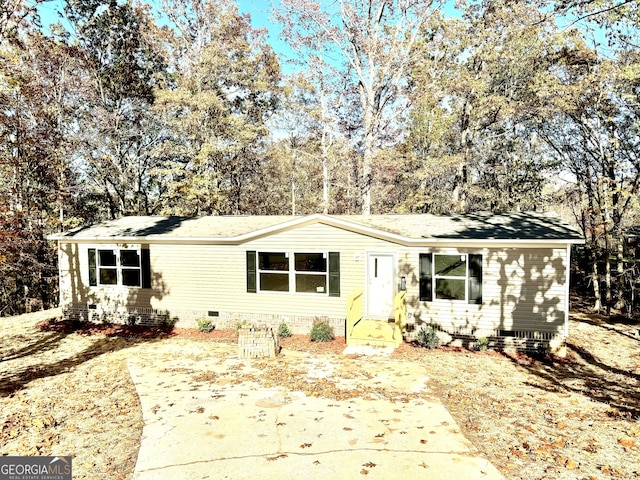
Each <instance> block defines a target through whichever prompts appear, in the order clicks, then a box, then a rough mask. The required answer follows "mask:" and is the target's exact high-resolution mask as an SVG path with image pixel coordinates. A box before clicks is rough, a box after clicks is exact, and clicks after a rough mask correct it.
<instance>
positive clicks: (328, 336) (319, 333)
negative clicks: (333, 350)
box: [310, 320, 335, 342]
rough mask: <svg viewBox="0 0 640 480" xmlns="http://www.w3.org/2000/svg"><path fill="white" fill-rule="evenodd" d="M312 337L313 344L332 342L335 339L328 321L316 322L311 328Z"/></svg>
mask: <svg viewBox="0 0 640 480" xmlns="http://www.w3.org/2000/svg"><path fill="white" fill-rule="evenodd" d="M310 337H311V341H312V342H330V341H332V340H333V339H334V338H335V337H334V336H333V329H332V328H331V325H329V321H327V320H317V321H315V322H314V323H313V327H311V333H310Z"/></svg>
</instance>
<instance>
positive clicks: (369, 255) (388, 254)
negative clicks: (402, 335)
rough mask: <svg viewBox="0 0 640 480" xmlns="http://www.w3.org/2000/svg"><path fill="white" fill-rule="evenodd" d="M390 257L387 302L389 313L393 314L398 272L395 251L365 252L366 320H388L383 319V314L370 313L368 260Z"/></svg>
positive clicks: (386, 318)
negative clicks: (389, 287) (389, 284)
mask: <svg viewBox="0 0 640 480" xmlns="http://www.w3.org/2000/svg"><path fill="white" fill-rule="evenodd" d="M376 256H378V257H391V272H390V274H389V275H390V283H391V289H390V292H389V297H388V301H389V306H390V308H389V313H390V314H391V313H393V298H394V296H395V294H396V290H397V289H398V286H397V283H398V282H396V278H397V270H398V254H397V252H395V251H392V250H371V251H366V252H365V262H366V263H365V306H366V309H365V315H366V316H367V317H368V318H377V319H382V320H388V316H387V317H385V316H384V314H381V313H380V312H371V311H370V303H369V299H370V298H371V296H370V293H371V292H370V284H369V279H370V278H371V275H372V272H370V271H369V270H370V267H369V265H370V259H371V258H372V257H376Z"/></svg>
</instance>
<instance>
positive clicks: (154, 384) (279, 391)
mask: <svg viewBox="0 0 640 480" xmlns="http://www.w3.org/2000/svg"><path fill="white" fill-rule="evenodd" d="M135 351H136V354H135V356H132V358H131V359H130V360H129V361H128V367H129V371H130V373H131V377H132V379H133V381H134V383H135V385H136V389H137V391H138V394H139V396H140V402H141V404H142V410H143V418H144V428H143V433H142V441H141V446H140V451H139V454H138V461H137V465H136V468H135V473H134V479H135V480H157V479H172V480H180V479H185V480H187V479H189V480H193V479H252V480H267V479H278V480H283V479H294V478H301V479H322V480H328V479H341V480H342V479H351V478H354V479H356V478H358V479H359V478H385V479H407V478H425V479H447V480H451V479H499V478H503V477H502V476H501V474H500V473H499V472H498V471H497V470H496V468H495V467H494V466H493V465H491V463H489V462H488V461H487V460H486V459H484V458H481V457H480V456H479V455H478V452H477V451H476V450H475V448H474V447H473V446H472V445H471V443H470V442H469V441H467V440H466V438H465V437H464V436H463V435H462V434H461V433H460V430H459V428H458V426H457V425H456V423H455V421H454V419H453V418H452V417H451V415H450V414H449V412H448V411H447V410H446V409H445V408H444V406H443V405H442V404H441V403H440V402H439V401H438V400H437V399H435V398H433V397H432V396H431V395H430V393H429V379H428V372H426V370H425V369H424V368H423V367H422V366H420V365H418V364H415V363H411V362H403V361H398V360H393V359H390V358H388V357H384V356H356V357H354V356H342V357H336V356H329V355H318V356H315V355H310V354H304V353H300V352H289V351H283V352H282V353H281V354H280V355H279V356H278V357H277V358H275V359H259V360H241V359H238V356H237V351H236V348H235V347H233V346H229V345H222V344H216V343H205V342H196V341H188V340H184V341H183V340H171V341H162V342H157V343H153V344H145V345H142V346H140V347H139V348H136V350H135ZM265 385H268V386H265ZM327 386H329V387H330V388H331V389H332V391H333V392H335V395H332V397H333V398H326V397H325V396H323V392H326V391H328V390H326V389H327ZM315 388H318V390H320V389H321V388H322V389H325V390H321V391H320V392H317V391H314V389H315Z"/></svg>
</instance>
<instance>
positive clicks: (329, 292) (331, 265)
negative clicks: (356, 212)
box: [246, 249, 340, 297]
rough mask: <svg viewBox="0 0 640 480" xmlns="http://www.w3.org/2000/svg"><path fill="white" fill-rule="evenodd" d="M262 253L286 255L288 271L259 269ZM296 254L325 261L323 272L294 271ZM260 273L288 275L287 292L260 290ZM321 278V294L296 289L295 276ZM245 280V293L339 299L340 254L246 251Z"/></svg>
mask: <svg viewBox="0 0 640 480" xmlns="http://www.w3.org/2000/svg"><path fill="white" fill-rule="evenodd" d="M263 253H277V254H283V255H286V256H287V258H288V259H289V270H288V271H286V272H285V271H284V270H264V269H261V268H260V255H261V254H263ZM296 254H297V255H300V254H318V255H322V256H323V258H324V259H325V271H324V272H319V271H310V270H296V265H295V258H296ZM261 273H280V274H286V275H288V290H286V291H284V290H280V291H278V290H267V289H262V288H261V286H260V284H261V281H260V275H261ZM297 275H308V276H322V277H324V279H325V280H324V284H325V287H324V291H323V292H313V291H311V292H301V291H297V289H296V276H297ZM246 279H247V293H275V294H294V295H303V296H304V295H306V296H313V297H323V296H324V297H339V296H340V252H329V251H318V250H315V251H314V250H312V249H299V250H298V249H296V250H281V251H274V250H247V252H246Z"/></svg>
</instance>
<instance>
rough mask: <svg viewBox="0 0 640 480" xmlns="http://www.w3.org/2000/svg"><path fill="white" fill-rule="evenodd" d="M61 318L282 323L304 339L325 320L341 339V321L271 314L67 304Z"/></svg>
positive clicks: (229, 325) (232, 325)
mask: <svg viewBox="0 0 640 480" xmlns="http://www.w3.org/2000/svg"><path fill="white" fill-rule="evenodd" d="M62 315H63V318H65V319H69V320H74V321H80V322H85V321H88V322H93V323H115V324H122V325H144V326H149V327H153V326H165V325H173V326H175V327H176V328H198V319H200V318H206V319H207V320H209V321H211V323H212V324H213V325H214V328H216V329H218V330H227V329H232V330H236V329H238V328H241V327H245V326H258V327H266V328H273V329H274V330H275V329H277V328H278V325H280V323H281V322H285V323H286V324H287V326H288V327H289V329H290V330H291V332H292V333H294V334H301V335H307V334H309V332H310V331H311V328H312V327H313V324H314V322H317V321H318V320H326V321H328V322H329V325H330V326H331V327H332V328H333V333H334V335H336V336H339V337H340V336H344V331H345V319H344V318H329V317H320V316H314V317H309V316H289V315H287V316H284V315H275V314H252V313H232V312H221V311H215V312H212V311H206V310H163V309H154V308H137V307H126V306H117V307H115V308H114V307H111V308H104V307H102V306H101V305H83V304H71V305H66V306H63V308H62Z"/></svg>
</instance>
